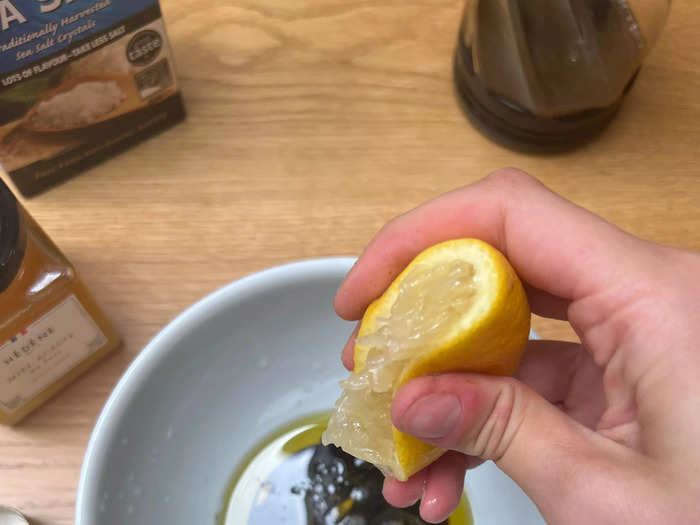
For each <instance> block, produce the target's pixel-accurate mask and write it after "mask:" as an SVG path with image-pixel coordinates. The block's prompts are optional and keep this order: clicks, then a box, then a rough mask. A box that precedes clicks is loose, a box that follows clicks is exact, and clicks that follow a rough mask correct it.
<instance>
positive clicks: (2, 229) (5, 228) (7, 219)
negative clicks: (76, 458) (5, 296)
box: [0, 180, 24, 525]
mask: <svg viewBox="0 0 700 525" xmlns="http://www.w3.org/2000/svg"><path fill="white" fill-rule="evenodd" d="M20 230H21V228H20V216H19V206H18V204H17V199H16V198H15V196H14V195H13V194H12V192H11V191H10V188H8V187H7V185H5V183H4V182H3V181H2V180H0V293H2V292H4V291H5V289H6V288H7V287H8V286H10V283H12V281H13V280H14V278H15V276H16V275H17V271H18V270H19V267H20V266H21V265H22V259H24V246H23V243H22V236H21V235H20ZM0 525H2V524H1V523H0Z"/></svg>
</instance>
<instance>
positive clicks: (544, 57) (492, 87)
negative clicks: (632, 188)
mask: <svg viewBox="0 0 700 525" xmlns="http://www.w3.org/2000/svg"><path fill="white" fill-rule="evenodd" d="M669 6H670V0H467V3H466V6H465V9H464V14H463V18H462V25H461V28H460V33H459V40H458V43H457V50H456V53H455V82H456V84H457V89H458V92H459V94H460V96H461V98H462V101H463V102H464V105H465V109H466V110H467V111H468V113H469V114H470V116H471V117H472V118H473V119H474V120H475V121H476V123H477V125H479V127H481V128H482V129H483V130H484V131H486V132H487V133H488V134H489V135H491V136H492V137H494V138H496V139H498V140H500V141H501V142H503V143H505V144H506V145H509V146H511V147H516V148H524V149H544V150H547V149H564V148H568V147H572V146H575V145H577V144H580V143H581V142H584V141H586V140H588V139H590V138H591V137H593V136H595V135H596V134H597V133H598V132H599V131H601V130H602V129H603V128H604V127H605V125H606V124H607V123H608V122H609V121H610V120H611V119H612V117H613V116H614V115H615V113H616V112H617V110H618V109H619V107H620V105H621V103H622V101H623V99H624V97H625V94H626V93H627V91H628V90H629V89H630V87H631V86H632V84H633V83H634V80H635V78H636V75H637V72H638V71H639V68H640V66H641V64H642V61H643V60H644V57H645V56H646V54H647V52H648V51H649V49H650V48H651V46H652V45H653V43H654V41H655V40H656V38H657V36H658V33H659V32H660V30H661V28H662V26H663V23H664V21H665V19H666V15H667V12H668V9H669Z"/></svg>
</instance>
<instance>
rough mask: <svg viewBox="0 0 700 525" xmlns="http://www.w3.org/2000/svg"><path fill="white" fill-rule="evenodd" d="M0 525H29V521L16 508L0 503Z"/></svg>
mask: <svg viewBox="0 0 700 525" xmlns="http://www.w3.org/2000/svg"><path fill="white" fill-rule="evenodd" d="M0 525H29V522H28V521H27V518H25V517H24V516H22V513H21V512H20V511H18V510H17V509H13V508H12V507H5V506H4V505H0Z"/></svg>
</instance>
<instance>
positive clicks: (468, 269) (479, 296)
mask: <svg viewBox="0 0 700 525" xmlns="http://www.w3.org/2000/svg"><path fill="white" fill-rule="evenodd" d="M529 331H530V307H529V305H528V303H527V298H526V296H525V291H524V290H523V287H522V284H521V283H520V280H519V279H518V276H517V275H516V274H515V271H514V270H513V268H512V267H511V265H510V264H509V263H508V261H507V260H506V258H505V257H504V256H503V255H502V254H501V253H500V252H499V251H498V250H496V249H495V248H493V247H492V246H490V245H489V244H487V243H485V242H483V241H480V240H476V239H457V240H452V241H446V242H443V243H440V244H436V245H435V246H432V247H430V248H428V249H426V250H425V251H423V252H422V253H420V254H419V255H418V256H417V257H416V258H415V259H414V260H413V261H411V263H410V264H409V265H408V266H407V267H406V268H405V269H404V270H403V272H401V274H400V275H399V276H398V277H397V278H396V279H395V280H394V282H392V283H391V285H390V286H389V288H387V289H386V291H385V292H384V293H383V294H382V296H381V297H379V298H378V299H376V300H375V301H374V302H373V303H372V304H370V305H369V307H368V308H367V310H366V311H365V314H364V316H363V318H362V323H361V324H360V330H359V333H358V337H357V340H356V343H355V355H354V359H355V369H354V371H353V374H352V375H351V376H350V377H349V378H348V379H346V380H344V381H342V382H341V384H340V385H341V387H342V388H343V393H342V395H341V397H340V398H339V399H338V400H337V401H336V403H335V408H336V410H335V412H334V413H333V414H332V416H331V419H330V421H329V423H328V428H327V430H326V431H325V432H324V434H323V444H324V445H327V444H329V443H333V444H335V445H337V446H339V447H341V448H342V449H343V450H345V451H346V452H348V453H349V454H352V455H353V456H356V457H358V458H360V459H363V460H365V461H369V462H371V463H373V464H374V465H375V466H377V467H378V468H379V469H380V470H381V471H382V472H384V474H385V475H389V476H392V477H394V478H396V479H398V480H401V481H405V480H407V479H408V478H409V477H410V476H412V475H413V474H415V473H416V472H418V471H419V470H421V469H422V468H424V467H426V466H427V465H429V464H430V463H432V462H433V461H435V460H436V459H437V458H438V457H440V456H441V455H442V454H443V453H444V452H445V451H444V450H441V449H438V448H435V447H433V446H431V445H428V444H426V443H423V442H421V441H419V440H417V439H416V438H414V437H412V436H409V435H407V434H404V433H402V432H399V431H398V430H397V429H396V428H394V426H393V425H392V423H391V418H390V408H391V401H392V399H393V397H394V393H395V392H396V390H397V389H398V388H399V387H400V386H401V385H402V384H404V383H405V382H406V381H409V380H410V379H413V378H415V377H418V376H422V375H428V374H438V373H445V372H457V371H462V372H476V373H483V374H498V375H512V374H513V373H514V372H515V371H516V369H517V367H518V364H519V362H520V358H521V356H522V353H523V350H524V349H525V344H526V342H527V339H528V334H529Z"/></svg>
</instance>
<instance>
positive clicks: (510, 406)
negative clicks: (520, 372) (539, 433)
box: [472, 378, 525, 461]
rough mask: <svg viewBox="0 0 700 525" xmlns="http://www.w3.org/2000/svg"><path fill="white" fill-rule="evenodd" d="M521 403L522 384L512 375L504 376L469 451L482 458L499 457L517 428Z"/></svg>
mask: <svg viewBox="0 0 700 525" xmlns="http://www.w3.org/2000/svg"><path fill="white" fill-rule="evenodd" d="M524 404H525V396H524V394H523V390H522V385H520V383H518V381H516V380H515V379H512V378H503V379H502V380H501V385H500V387H499V391H498V394H497V396H496V399H495V400H494V402H493V404H492V406H491V407H490V410H489V412H488V415H487V417H486V419H485V422H484V424H483V426H482V427H481V429H479V431H478V433H477V434H476V438H475V440H474V444H473V445H474V446H473V449H474V450H473V452H472V453H473V454H474V455H477V456H479V457H482V458H487V459H491V460H494V461H498V460H500V459H501V458H502V457H503V456H504V454H505V453H506V452H507V450H508V448H509V447H510V444H511V443H512V442H513V439H514V438H515V436H516V434H517V432H518V429H519V428H520V425H521V423H522V415H523V413H524Z"/></svg>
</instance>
